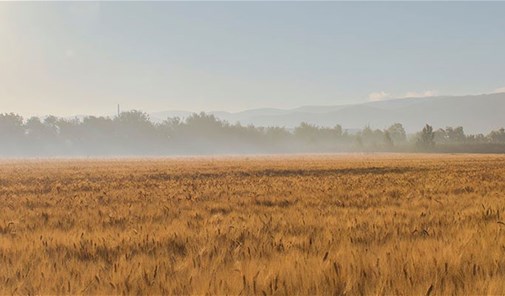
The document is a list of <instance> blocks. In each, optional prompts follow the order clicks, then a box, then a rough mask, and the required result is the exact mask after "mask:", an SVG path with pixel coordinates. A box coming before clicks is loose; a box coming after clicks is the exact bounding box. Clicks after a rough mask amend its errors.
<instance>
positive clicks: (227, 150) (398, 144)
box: [0, 111, 505, 157]
mask: <svg viewBox="0 0 505 296" xmlns="http://www.w3.org/2000/svg"><path fill="white" fill-rule="evenodd" d="M0 140H1V143H2V144H1V146H0V156H3V157H5V156H10V157H24V156H137V155H139V156H145V155H152V156H162V155H194V154H254V153H305V152H326V153H328V152H329V153H331V152H353V151H367V152H373V151H390V152H395V151H398V152H400V151H423V152H505V130H504V129H503V128H501V129H498V130H495V131H490V132H489V133H487V134H486V135H484V134H477V135H466V134H465V132H464V128H463V127H454V128H453V127H446V128H440V129H436V128H433V127H432V126H430V125H426V126H425V127H424V129H423V130H422V131H420V132H419V133H416V134H407V133H406V132H405V129H404V128H403V126H402V124H401V123H396V124H393V125H391V126H389V127H387V128H385V129H374V128H371V127H370V126H365V127H364V128H363V129H361V130H346V129H345V128H343V127H342V126H340V125H335V126H334V127H331V128H330V127H319V126H316V125H312V124H308V123H303V122H302V123H301V124H300V125H299V126H297V127H296V128H294V129H287V128H283V127H266V128H265V127H255V126H252V125H250V126H243V125H241V124H239V123H237V124H230V123H228V122H226V121H222V120H220V119H218V118H216V117H215V116H214V115H209V114H205V113H200V114H193V115H191V116H189V117H187V118H186V119H184V120H181V119H180V118H177V117H176V118H168V119H166V120H164V121H162V122H159V123H154V122H152V121H151V120H150V118H149V116H148V115H147V113H144V112H141V111H129V112H123V113H120V114H118V115H117V116H115V117H94V116H88V117H84V118H83V119H77V118H76V119H63V118H57V117H54V116H48V117H45V118H44V119H40V118H38V117H31V118H28V119H24V118H22V117H21V116H19V115H16V114H12V113H11V114H0Z"/></svg>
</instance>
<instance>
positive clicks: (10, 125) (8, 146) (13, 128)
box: [0, 113, 25, 154]
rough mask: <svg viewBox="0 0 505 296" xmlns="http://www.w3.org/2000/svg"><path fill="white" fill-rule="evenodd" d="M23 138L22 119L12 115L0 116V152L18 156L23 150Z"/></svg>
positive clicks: (4, 114)
mask: <svg viewBox="0 0 505 296" xmlns="http://www.w3.org/2000/svg"><path fill="white" fill-rule="evenodd" d="M24 136H25V129H24V126H23V117H21V116H19V115H17V114H14V113H3V114H0V143H1V144H0V152H3V153H7V154H19V153H20V152H21V151H20V150H22V149H23V148H24V146H23V145H22V144H23V143H22V142H23V140H24ZM22 146H23V147H22Z"/></svg>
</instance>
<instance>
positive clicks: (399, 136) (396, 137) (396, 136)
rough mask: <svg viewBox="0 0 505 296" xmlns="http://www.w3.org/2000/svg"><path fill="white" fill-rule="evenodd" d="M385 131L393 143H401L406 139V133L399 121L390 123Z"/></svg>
mask: <svg viewBox="0 0 505 296" xmlns="http://www.w3.org/2000/svg"><path fill="white" fill-rule="evenodd" d="M386 131H387V132H388V133H389V136H390V137H391V140H392V141H393V142H394V143H395V144H399V143H403V142H405V141H406V140H407V133H406V132H405V129H404V128H403V125H402V124H401V123H395V124H393V125H391V126H390V127H389V128H388V129H387V130H386Z"/></svg>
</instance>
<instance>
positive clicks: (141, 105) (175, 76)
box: [0, 2, 505, 115]
mask: <svg viewBox="0 0 505 296" xmlns="http://www.w3.org/2000/svg"><path fill="white" fill-rule="evenodd" d="M499 89H503V90H505V3H504V2H487V3H482V2H481V3H477V2H458V3H455V2H439V3H435V2H409V3H406V2H384V3H379V2H354V3H353V2H339V3H338V2H317V3H310V2H214V3H211V2H185V3H183V2H177V3H175V2H150V3H142V2H127V3H124V2H123V3H118V2H115V3H114V2H107V3H95V2H81V3H62V2H58V3H56V2H52V3H19V2H18V3H6V2H2V3H0V112H11V111H13V112H17V113H21V114H56V115H73V114H91V113H92V114H112V113H114V110H115V108H116V104H118V103H120V104H121V105H122V107H123V108H124V109H133V108H135V109H142V110H144V111H162V110H173V109H185V110H189V111H200V110H205V111H212V110H228V111H238V110H243V109H249V108H262V107H277V108H291V107H297V106H301V105H328V104H343V103H358V102H365V101H368V100H381V99H385V98H389V97H403V96H421V95H425V96H429V95H435V94H443V95H446V94H448V95H450V94H478V93H491V92H494V91H496V90H499Z"/></svg>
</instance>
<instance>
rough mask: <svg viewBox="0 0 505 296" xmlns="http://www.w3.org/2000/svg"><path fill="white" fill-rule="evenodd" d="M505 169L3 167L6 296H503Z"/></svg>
mask: <svg viewBox="0 0 505 296" xmlns="http://www.w3.org/2000/svg"><path fill="white" fill-rule="evenodd" d="M504 211H505V156H480V155H387V154H383V155H321V156H315V155H313V156H310V155H308V156H302V155H298V156H285V157H278V156H263V157H215V158H210V157H207V158H166V159H138V160H133V159H117V160H64V159H63V160H23V161H16V160H4V161H1V162H0V215H1V216H0V294H2V295H10V294H150V295H152V294H177V295H183V294H184V295H185V294H191V295H206V294H212V295H215V294H235V295H238V294H242V295H253V294H256V295H272V294H275V295H293V294H300V295H309V294H310V295H313V294H318V295H319V294H321V295H322V294H324V295H328V294H335V295H343V294H348V295H364V294H397V295H448V294H505V222H504V220H503V219H504V217H503V212H504Z"/></svg>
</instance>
